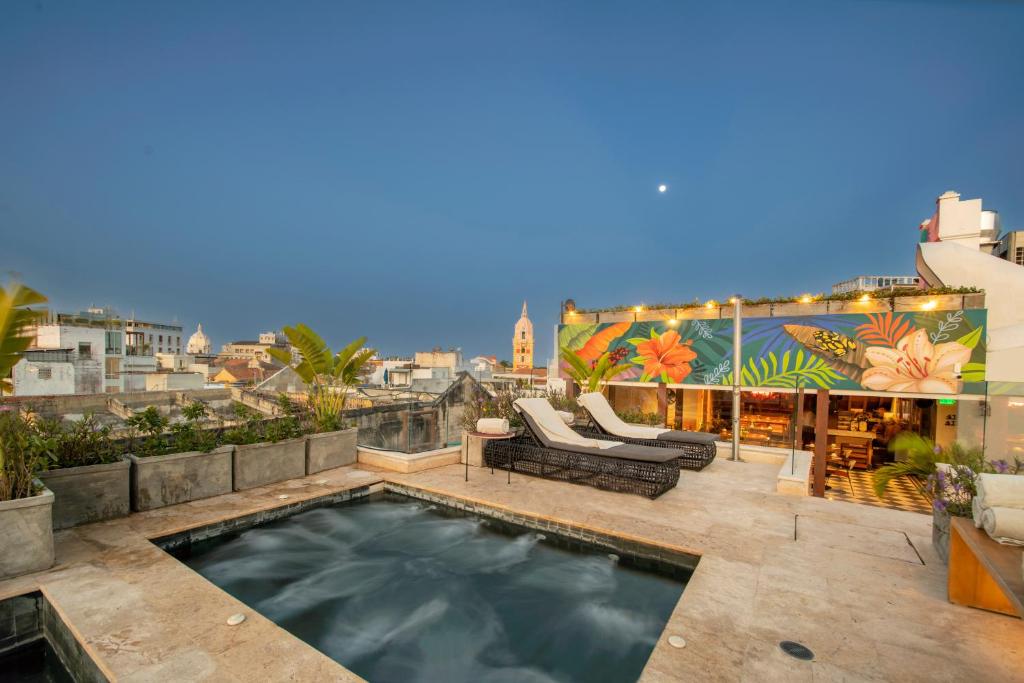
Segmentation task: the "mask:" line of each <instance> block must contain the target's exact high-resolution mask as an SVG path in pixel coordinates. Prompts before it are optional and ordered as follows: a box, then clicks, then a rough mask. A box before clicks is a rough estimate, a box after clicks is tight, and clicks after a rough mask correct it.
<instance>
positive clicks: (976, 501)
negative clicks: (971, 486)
mask: <svg viewBox="0 0 1024 683" xmlns="http://www.w3.org/2000/svg"><path fill="white" fill-rule="evenodd" d="M984 512H985V508H983V507H982V506H981V498H978V497H977V496H975V497H974V498H972V499H971V514H972V515H973V516H974V526H976V527H978V528H979V529H980V528H981V515H982V514H983V513H984Z"/></svg>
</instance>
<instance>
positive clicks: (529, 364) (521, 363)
mask: <svg viewBox="0 0 1024 683" xmlns="http://www.w3.org/2000/svg"><path fill="white" fill-rule="evenodd" d="M522 368H526V369H528V370H532V369H533V323H532V322H530V319H529V318H528V317H526V302H525V301H524V302H523V315H522V316H521V317H520V318H519V322H517V323H516V332H515V335H514V336H513V337H512V369H513V370H519V369H522Z"/></svg>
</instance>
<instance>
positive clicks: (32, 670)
mask: <svg viewBox="0 0 1024 683" xmlns="http://www.w3.org/2000/svg"><path fill="white" fill-rule="evenodd" d="M8 681H10V683H15V682H17V683H73V681H74V679H73V678H72V677H71V674H69V673H68V671H67V669H65V668H64V665H63V664H61V662H60V658H59V657H58V656H57V653H56V652H54V650H53V647H51V645H50V643H49V642H48V641H47V640H45V639H43V638H39V639H38V640H35V641H33V642H31V643H29V644H27V645H23V646H21V647H19V648H18V649H16V650H13V651H10V652H5V653H4V654H3V655H0V683H8Z"/></svg>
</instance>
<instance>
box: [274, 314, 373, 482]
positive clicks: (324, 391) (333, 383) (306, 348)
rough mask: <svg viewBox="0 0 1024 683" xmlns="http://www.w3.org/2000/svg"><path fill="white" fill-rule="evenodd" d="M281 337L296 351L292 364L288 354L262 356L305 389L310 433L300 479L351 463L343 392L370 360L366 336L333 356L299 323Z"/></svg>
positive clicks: (352, 431) (352, 445)
mask: <svg viewBox="0 0 1024 683" xmlns="http://www.w3.org/2000/svg"><path fill="white" fill-rule="evenodd" d="M284 334H285V336H286V337H287V338H288V341H289V342H290V344H291V346H292V347H294V348H296V349H298V351H299V360H298V362H296V361H295V359H294V358H293V357H292V354H291V352H290V350H285V349H279V348H270V349H267V352H268V353H270V354H271V355H272V356H273V357H274V358H275V359H277V360H279V361H281V362H282V363H284V364H285V365H290V366H291V367H292V369H294V370H295V372H296V374H297V375H298V376H299V377H300V378H301V379H302V381H303V382H304V383H305V385H306V406H307V408H308V410H309V412H310V414H311V416H312V427H313V431H314V433H313V434H311V435H310V436H309V439H308V443H307V450H306V467H305V474H313V473H314V472H321V471H323V470H326V469H332V468H334V467H342V466H343V465H351V464H353V463H355V461H356V436H357V434H358V430H357V429H356V428H355V427H349V428H346V426H345V424H344V418H343V417H342V415H343V411H344V410H345V401H346V399H347V398H348V394H349V391H351V389H352V387H353V386H355V385H356V384H357V383H358V382H359V372H360V370H361V369H362V368H363V366H364V365H365V364H366V362H367V361H368V360H370V358H372V357H373V354H374V351H373V349H367V348H365V344H366V337H360V338H358V339H356V340H354V341H353V342H351V343H350V344H348V345H347V346H345V348H343V349H342V350H341V351H338V352H337V353H334V352H332V351H331V348H330V347H329V346H327V343H326V342H324V340H323V339H322V338H321V337H320V336H319V335H318V334H317V333H316V332H314V331H313V330H312V329H310V328H309V327H308V326H306V325H303V324H301V323H300V324H298V325H295V326H294V327H285V328H284Z"/></svg>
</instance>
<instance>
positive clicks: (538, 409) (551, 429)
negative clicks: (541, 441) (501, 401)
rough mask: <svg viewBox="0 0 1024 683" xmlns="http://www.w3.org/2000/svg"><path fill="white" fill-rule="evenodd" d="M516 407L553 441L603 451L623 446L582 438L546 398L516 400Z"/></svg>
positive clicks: (619, 442)
mask: <svg viewBox="0 0 1024 683" xmlns="http://www.w3.org/2000/svg"><path fill="white" fill-rule="evenodd" d="M515 405H516V407H517V408H519V409H520V410H521V411H523V412H525V413H526V414H527V415H529V416H530V417H531V418H532V419H533V421H534V423H535V424H536V425H537V426H538V427H539V428H540V429H541V431H543V432H544V435H545V436H546V437H547V438H549V439H550V440H552V441H556V442H559V443H567V444H573V445H576V446H586V447H588V448H601V449H604V448H612V447H614V446H621V445H622V442H621V441H603V440H600V439H588V438H586V437H583V436H580V435H579V434H577V433H576V432H574V431H573V430H572V429H570V428H569V425H567V424H565V422H564V421H563V420H562V418H561V417H559V415H558V411H557V410H555V409H554V408H552V407H551V404H550V403H548V400H547V399H546V398H520V399H516V402H515Z"/></svg>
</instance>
